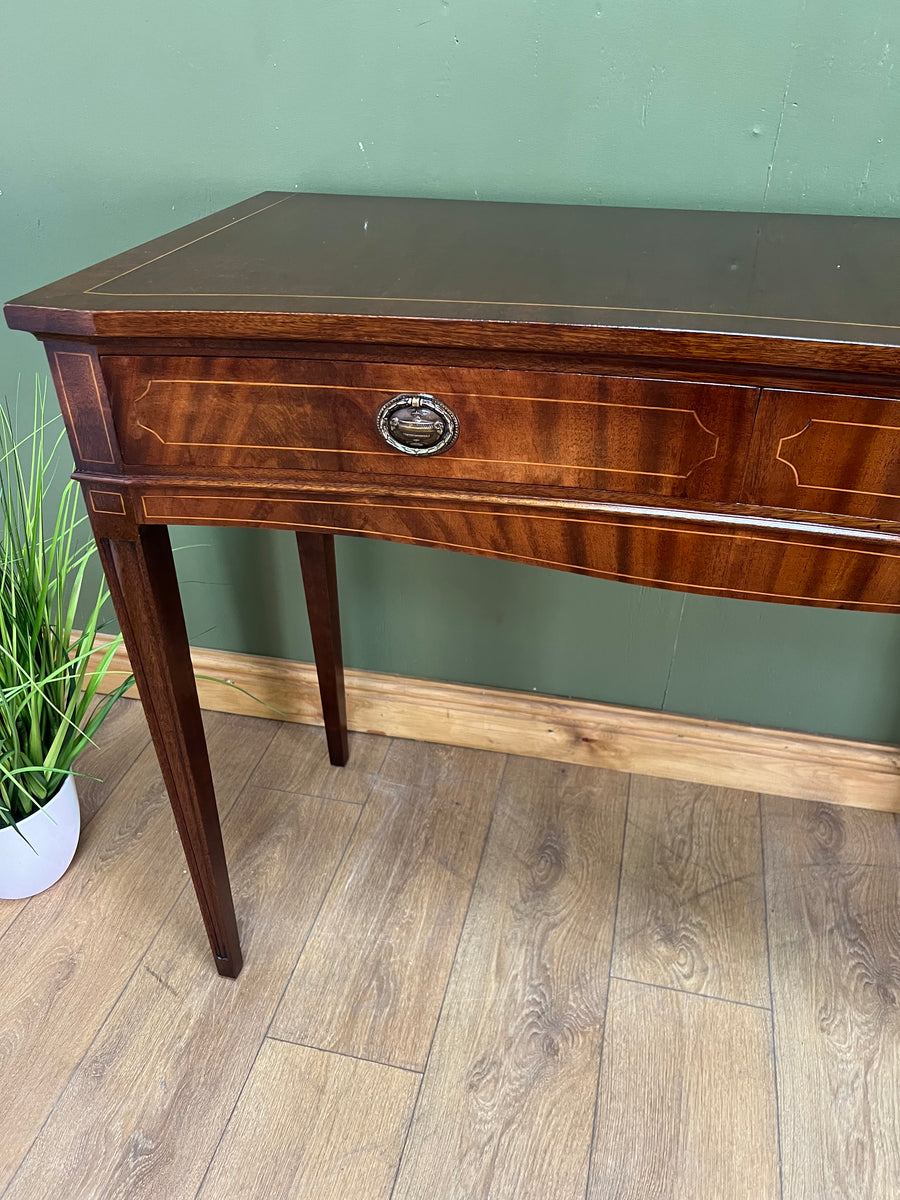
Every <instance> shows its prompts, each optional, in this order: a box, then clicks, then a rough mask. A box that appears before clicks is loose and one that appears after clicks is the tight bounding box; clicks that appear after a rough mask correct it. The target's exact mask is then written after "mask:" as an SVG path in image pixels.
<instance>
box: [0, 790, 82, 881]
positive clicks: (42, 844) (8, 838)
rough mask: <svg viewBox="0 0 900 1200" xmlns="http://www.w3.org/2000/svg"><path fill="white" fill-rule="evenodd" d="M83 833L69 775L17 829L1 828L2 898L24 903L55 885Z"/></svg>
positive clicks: (76, 797)
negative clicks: (30, 897)
mask: <svg viewBox="0 0 900 1200" xmlns="http://www.w3.org/2000/svg"><path fill="white" fill-rule="evenodd" d="M17 830H18V832H17ZM80 832H81V812H80V810H79V808H78V793H77V792H76V790H75V780H74V779H73V778H72V776H71V775H69V776H68V778H67V779H66V782H65V783H64V784H63V785H62V787H61V788H60V789H59V791H58V792H57V793H56V795H55V796H54V797H53V799H52V800H50V801H48V802H47V803H46V804H45V805H44V807H43V808H42V809H40V810H39V811H38V812H34V813H32V814H31V816H30V817H26V818H25V820H24V821H20V822H19V824H18V826H17V829H10V828H9V827H4V828H2V829H0V899H3V900H22V899H24V898H25V897H26V896H36V895H37V894H38V892H43V891H44V890H45V889H46V888H48V887H50V885H51V884H53V883H56V881H57V879H59V878H60V876H62V875H63V874H64V873H65V870H66V868H67V867H68V865H69V863H70V862H71V861H72V859H73V858H74V857H75V850H76V848H77V846H78V835H79V833H80ZM19 834H22V835H23V837H20V836H19Z"/></svg>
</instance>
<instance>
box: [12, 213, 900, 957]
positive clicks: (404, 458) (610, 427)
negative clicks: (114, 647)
mask: <svg viewBox="0 0 900 1200" xmlns="http://www.w3.org/2000/svg"><path fill="white" fill-rule="evenodd" d="M898 267H900V223H898V222H897V221H896V220H895V219H892V218H855V217H824V216H803V215H786V214H755V213H719V212H678V211H667V210H662V211H661V210H651V209H615V208H595V207H591V208H587V207H575V206H563V205H532V204H498V203H478V202H470V201H447V200H414V199H397V198H390V197H370V196H320V195H304V194H298V193H281V192H266V193H263V194H261V195H259V196H255V197H253V198H252V199H250V200H247V201H245V202H243V203H241V204H237V205H234V206H233V207H232V208H229V209H225V210H224V211H223V212H220V213H216V214H215V215H213V216H211V217H208V218H206V219H205V220H202V221H198V222H196V223H194V224H193V225H189V226H187V227H185V228H183V229H180V230H178V231H176V232H175V233H171V234H168V235H166V236H164V237H161V238H159V239H157V240H156V241H153V242H149V243H147V244H146V245H144V246H139V247H137V248H136V249H134V250H129V251H127V252H126V253H124V254H121V255H119V256H117V257H116V258H113V259H109V260H108V261H106V262H103V263H100V264H98V265H97V266H94V267H90V268H88V269H87V270H85V271H81V272H79V273H77V274H75V275H71V276H69V277H68V278H66V279H62V280H60V281H58V282H57V283H54V284H51V285H49V286H47V287H44V288H41V289H39V290H38V291H36V292H32V293H30V294H29V295H27V296H22V297H20V298H19V299H17V300H14V301H11V302H10V303H9V304H7V305H6V308H5V313H6V318H7V321H8V323H9V325H10V326H11V327H13V328H16V329H25V330H28V331H30V332H32V333H34V334H35V335H36V336H38V337H39V338H40V339H41V340H42V341H43V342H44V343H45V345H46V349H47V354H48V358H49V362H50V367H51V371H52V374H53V379H54V383H55V385H56V389H57V393H58V396H59V400H60V405H61V408H62V411H63V415H64V417H65V420H66V424H67V428H68V431H69V436H70V440H71V444H72V451H73V454H74V456H75V461H76V477H77V478H78V479H79V480H80V481H81V484H82V487H83V490H84V493H85V500H86V504H87V508H88V513H89V515H90V518H91V522H92V525H93V529H94V534H95V536H96V539H97V545H98V548H99V551H100V556H101V560H102V562H103V566H104V570H105V572H106V577H107V579H108V581H109V586H110V590H111V592H112V596H113V601H114V603H115V606H116V611H117V614H118V617H119V621H120V624H121V627H122V631H123V634H124V637H125V643H126V646H127V649H128V652H129V655H130V657H131V661H132V664H133V668H134V671H135V675H136V676H137V680H138V687H139V690H140V693H141V698H142V701H143V704H144V707H145V710H146V712H147V717H148V720H149V723H150V728H151V731H152V733H153V738H154V742H155V745H156V749H157V752H158V754H159V758H160V763H161V766H162V770H163V774H164V777H165V780H166V784H167V787H168V790H169V795H170V798H171V801H172V807H173V811H174V813H175V818H176V821H177V823H178V828H179V832H180V834H181V838H182V843H183V845H184V849H185V854H186V856H187V861H188V865H189V868H190V871H191V875H192V878H193V881H194V886H195V888H196V891H197V896H198V899H199V902H200V908H201V911H202V913H203V918H204V921H205V923H206V928H207V932H208V934H209V938H210V943H211V945H212V948H213V952H214V954H215V958H216V963H217V966H218V969H219V971H220V972H222V973H223V974H226V975H235V974H237V972H238V971H239V970H240V967H241V953H240V946H239V941H238V933H237V923H236V918H235V912H234V907H233V903H232V898H231V893H230V888H229V882H228V874H227V869H226V864H225V858H224V853H223V850H222V839H221V831H220V828H219V820H218V815H217V811H216V804H215V797H214V794H213V788H212V782H211V777H210V771H209V762H208V758H207V753H206V746H205V742H204V737H203V728H202V724H201V721H200V711H199V707H198V703H197V694H196V688H195V685H194V680H193V675H192V672H191V664H190V655H189V649H188V642H187V635H186V632H185V628H184V618H183V615H182V611H181V604H180V599H179V595H178V587H177V582H176V578H175V571H174V566H173V563H172V554H171V548H170V544H169V538H168V529H167V527H168V526H169V525H173V524H188V525H235V524H237V525H245V526H259V527H276V528H283V529H291V530H294V531H296V535H297V543H298V549H299V556H300V564H301V568H302V573H303V580H304V587H305V592H306V599H307V607H308V611H309V617H310V625H311V629H312V635H313V647H314V652H315V658H316V666H317V669H318V674H319V684H320V690H321V695H322V704H323V712H324V717H325V726H326V737H327V744H328V750H329V755H330V758H331V761H332V762H334V763H336V764H341V763H343V762H345V761H346V757H347V731H346V717H345V712H344V691H343V669H342V663H341V645H340V626H339V618H338V603H337V586H336V579H335V568H334V541H333V538H334V535H335V534H349V535H354V536H364V537H378V538H387V539H390V540H395V541H401V542H407V543H410V544H418V545H429V546H441V547H445V548H449V549H454V550H458V551H462V552H465V553H471V554H483V555H490V556H493V557H499V558H507V559H511V560H515V561H519V562H529V563H537V564H540V565H544V566H548V567H553V568H557V569H562V570H568V571H578V572H581V573H583V574H588V575H594V576H598V577H603V578H608V579H619V580H625V581H631V582H635V583H640V584H644V585H652V586H657V587H665V588H675V589H679V590H684V591H692V592H702V593H707V594H713V595H723V596H737V597H743V598H750V599H757V600H761V599H762V600H772V601H776V602H782V603H792V604H816V605H824V606H828V607H838V608H857V609H867V610H871V611H881V612H893V611H896V610H897V609H898V608H900V588H898V582H900V407H898V402H897V396H898V394H900V391H898V389H900V289H898V288H897V284H896V280H897V277H898Z"/></svg>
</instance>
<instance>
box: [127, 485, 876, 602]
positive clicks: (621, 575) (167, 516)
mask: <svg viewBox="0 0 900 1200" xmlns="http://www.w3.org/2000/svg"><path fill="white" fill-rule="evenodd" d="M158 498H161V499H163V500H188V501H190V500H194V501H205V502H213V503H220V502H223V501H226V502H227V501H230V502H231V503H235V502H239V503H245V504H265V505H272V504H293V505H297V504H302V505H323V506H324V505H328V506H332V507H343V508H385V509H389V510H391V511H393V512H406V511H408V509H406V508H405V507H404V506H401V505H396V504H380V503H368V502H365V503H363V502H359V501H352V500H307V499H302V500H293V499H286V498H285V499H282V498H280V497H269V498H260V499H257V498H254V497H250V496H210V495H199V496H197V495H190V494H179V495H172V496H165V497H158ZM147 500H148V497H147V496H143V497H142V498H141V502H142V506H143V511H144V516H145V517H146V518H147V520H151V521H153V520H155V521H165V522H172V521H174V522H177V521H179V520H183V521H205V522H207V523H209V524H211V525H246V524H247V523H248V519H247V518H246V517H220V516H215V517H203V516H198V515H197V514H191V513H174V512H169V513H159V512H157V513H154V512H151V510H150V509H149V508H148V507H147ZM414 511H416V512H434V513H455V514H458V515H460V516H478V517H510V516H513V517H521V518H522V519H523V520H526V521H555V522H557V523H559V524H563V525H567V524H578V525H598V526H601V527H602V528H613V529H636V530H643V531H645V532H649V533H667V534H677V535H680V536H688V537H709V538H720V539H723V538H724V539H725V540H726V541H728V542H735V541H742V542H751V543H759V542H762V543H764V544H766V545H776V546H790V547H794V548H806V549H811V550H817V551H822V550H825V551H827V552H829V553H831V552H834V553H838V554H856V555H867V556H869V557H873V558H887V559H900V552H898V553H897V554H889V553H885V552H883V551H879V550H863V549H858V548H857V547H847V546H820V545H817V544H815V543H810V542H801V541H790V540H788V539H786V538H772V537H764V536H763V537H759V536H750V535H748V534H736V533H726V532H720V531H717V530H704V529H672V528H671V527H670V526H660V525H645V524H642V523H638V522H624V521H597V520H587V519H586V518H583V517H556V516H550V515H544V514H542V513H528V514H521V513H505V512H497V511H493V510H479V509H464V508H438V507H428V506H417V508H416V509H415V510H414ZM251 523H252V524H253V525H258V526H263V525H271V526H273V527H279V526H280V527H288V528H292V527H296V526H306V527H309V528H316V529H328V530H331V531H332V532H335V533H346V534H354V535H357V536H358V535H370V536H372V537H382V538H385V539H391V540H395V541H404V542H410V543H413V544H416V545H425V546H434V547H438V548H441V547H443V548H445V549H448V550H459V551H463V552H465V553H474V554H487V555H490V556H492V557H495V558H509V559H516V560H523V561H528V562H533V563H535V564H536V565H537V566H545V567H551V568H555V569H563V570H567V569H568V570H572V569H575V570H578V571H582V572H584V573H585V574H589V575H595V576H597V577H598V578H603V579H624V580H629V581H630V582H633V583H644V584H648V585H650V586H668V587H673V588H681V589H685V590H690V589H695V590H700V591H706V592H717V593H722V594H729V595H739V596H759V597H761V598H769V599H772V600H798V601H806V602H809V599H810V597H809V596H807V595H795V594H794V593H788V592H764V591H759V590H756V589H753V588H746V587H724V586H718V585H713V584H694V583H689V582H686V581H683V580H678V579H663V578H657V577H652V576H643V575H635V574H631V573H629V572H626V571H613V570H601V569H599V568H597V567H588V566H582V565H581V564H579V563H573V562H571V561H569V562H565V561H557V560H555V559H549V558H539V557H537V556H534V555H530V554H518V553H514V552H512V551H506V550H495V549H493V548H492V547H490V546H485V545H480V546H478V545H468V544H465V543H460V542H448V541H445V540H440V539H436V538H425V537H417V536H415V535H414V534H404V533H394V532H384V531H382V530H373V529H360V528H359V527H354V526H339V525H332V524H329V523H319V524H317V523H316V522H313V521H296V520H295V521H291V520H284V521H275V520H268V519H266V518H262V517H260V518H256V517H254V518H252V520H251ZM898 549H900V548H898ZM816 600H817V602H819V603H822V604H832V605H839V606H841V607H853V608H856V607H863V608H871V607H872V603H871V602H867V601H860V600H847V599H842V598H828V597H816ZM877 605H878V607H880V608H885V609H900V602H897V603H894V602H889V601H878V602H877Z"/></svg>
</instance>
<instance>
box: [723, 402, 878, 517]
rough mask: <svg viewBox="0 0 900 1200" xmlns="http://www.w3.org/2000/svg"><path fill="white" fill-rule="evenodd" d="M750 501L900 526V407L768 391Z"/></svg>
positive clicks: (755, 442)
mask: <svg viewBox="0 0 900 1200" xmlns="http://www.w3.org/2000/svg"><path fill="white" fill-rule="evenodd" d="M744 499H745V501H746V502H748V503H751V504H765V505H774V506H777V507H781V508H795V509H809V510H812V511H814V512H832V513H846V514H848V515H850V516H860V517H881V518H882V519H884V520H891V521H897V520H900V400H890V399H879V398H877V397H872V396H837V395H821V394H817V393H815V392H786V391H769V390H766V391H764V392H763V394H762V399H761V401H760V406H759V415H758V417H757V421H756V426H755V429H754V434H753V447H752V451H751V460H750V466H749V470H748V473H747V487H746V491H745V495H744Z"/></svg>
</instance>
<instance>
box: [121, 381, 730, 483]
mask: <svg viewBox="0 0 900 1200" xmlns="http://www.w3.org/2000/svg"><path fill="white" fill-rule="evenodd" d="M166 384H175V385H183V384H196V385H200V386H203V387H239V388H242V389H244V390H251V389H254V388H297V389H301V390H315V391H332V392H365V393H368V394H370V395H375V396H378V397H381V396H384V397H389V396H391V395H394V394H396V389H393V388H375V387H358V386H351V385H347V384H323V383H282V382H278V383H268V382H262V381H260V382H258V381H253V382H252V383H248V382H246V381H243V380H239V379H174V378H173V379H166V378H158V379H157V378H154V379H151V380H149V381H148V383H147V386H146V387H145V388H144V390H143V391H142V392H141V393H140V395H139V396H136V397H135V400H134V406H135V410H137V407H138V405H139V404H140V402H141V401H142V400H143V399H145V397H147V396H148V395H149V394H150V391H151V389H152V388H153V387H154V386H156V385H159V386H164V385H166ZM469 396H470V393H453V392H446V391H444V392H442V398H443V399H444V401H445V402H446V403H449V404H452V402H453V401H454V400H457V401H458V400H459V399H460V398H463V399H468V398H469ZM478 398H479V399H483V400H502V401H503V402H504V403H507V404H509V403H525V404H530V403H533V404H577V405H582V406H584V407H586V408H607V409H611V410H616V409H628V410H630V411H632V412H639V413H647V412H652V413H663V414H665V415H667V416H668V415H669V414H672V415H675V414H680V415H682V416H687V417H693V419H694V421H695V422H696V424H697V425H698V426H699V428H700V430H701V432H702V433H704V434H706V435H707V436H708V437H711V438H712V439H713V445H712V450H711V453H709V454H707V455H706V457H705V458H701V459H699V460H698V461H697V462H695V463H693V465H692V466H691V467H690V468H689V469H688V470H687V471H684V472H673V471H644V470H636V469H633V468H629V467H617V466H593V465H592V466H587V465H585V464H583V463H560V462H540V461H535V460H534V459H510V458H478V457H475V456H474V455H471V456H470V455H461V454H442V455H441V456H440V457H441V458H442V459H445V460H449V461H454V462H470V463H496V464H499V465H507V466H517V467H546V468H548V469H552V468H556V469H558V470H566V471H598V472H601V473H603V474H617V475H643V476H647V477H652V478H658V479H687V478H689V477H690V476H691V475H692V474H693V473H694V471H696V470H698V469H699V468H700V467H702V466H703V465H704V463H708V462H712V461H713V460H714V459H715V458H716V455H717V454H718V452H719V440H720V439H719V436H718V434H716V433H714V432H713V430H711V429H709V428H708V427H707V426H706V425H704V423H703V422H702V421H701V420H700V417H699V416H698V415H697V412H696V411H695V410H694V409H693V408H676V407H672V408H668V407H665V406H663V405H658V404H619V403H613V402H610V401H604V400H570V399H557V398H556V397H554V396H509V395H499V394H494V393H488V392H479V393H478ZM379 403H380V400H379ZM135 423H136V424H137V426H138V428H140V429H143V430H145V431H146V432H147V433H149V434H150V435H151V436H152V437H155V438H156V440H157V441H158V442H159V443H160V444H161V445H163V446H186V447H188V446H190V447H202V446H218V447H221V448H222V449H234V450H238V449H246V450H290V451H296V452H297V453H307V454H359V455H367V456H381V455H383V454H385V453H390V450H356V449H348V448H335V447H333V446H295V445H287V444H285V443H277V444H271V445H269V444H265V443H258V442H218V441H217V442H210V441H203V442H196V441H184V442H182V441H174V440H172V439H167V438H164V437H163V436H162V434H160V433H159V431H158V430H156V429H154V428H153V427H152V426H151V425H147V424H146V423H145V422H144V421H141V420H139V419H137V420H136V422H135Z"/></svg>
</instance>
